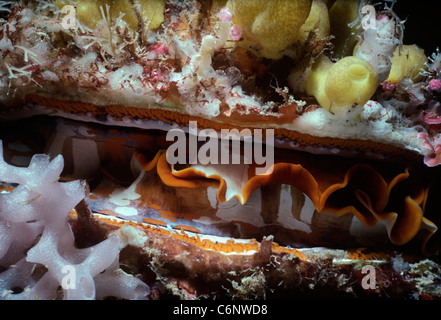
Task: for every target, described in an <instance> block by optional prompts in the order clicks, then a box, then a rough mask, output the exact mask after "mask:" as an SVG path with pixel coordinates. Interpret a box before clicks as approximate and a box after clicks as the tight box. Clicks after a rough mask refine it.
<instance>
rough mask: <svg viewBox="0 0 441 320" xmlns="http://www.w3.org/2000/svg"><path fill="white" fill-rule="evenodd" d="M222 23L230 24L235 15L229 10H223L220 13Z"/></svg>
mask: <svg viewBox="0 0 441 320" xmlns="http://www.w3.org/2000/svg"><path fill="white" fill-rule="evenodd" d="M219 18H220V21H221V22H224V23H225V22H230V21H231V20H232V19H233V15H232V13H231V11H230V10H228V8H222V9H221V11H220V16H219Z"/></svg>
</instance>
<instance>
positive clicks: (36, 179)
mask: <svg viewBox="0 0 441 320" xmlns="http://www.w3.org/2000/svg"><path fill="white" fill-rule="evenodd" d="M63 165H64V161H63V158H62V157H61V156H58V157H56V158H55V159H53V160H52V161H50V160H49V156H47V155H36V156H34V157H33V158H32V160H31V163H30V164H29V166H28V167H15V166H12V165H10V164H8V163H6V162H5V161H4V159H3V154H2V148H1V142H0V181H3V182H6V183H13V184H18V186H16V187H15V188H14V189H13V191H11V192H10V193H6V194H0V267H2V268H4V269H5V270H4V271H3V272H1V273H0V298H3V299H54V298H57V297H60V295H59V292H57V291H58V288H59V287H60V286H61V288H62V289H63V292H62V298H64V299H94V298H103V297H104V296H103V295H111V296H112V295H113V296H116V297H121V298H126V299H137V298H145V297H146V295H147V294H148V293H149V288H148V286H147V285H146V284H144V283H143V282H142V281H141V280H139V279H137V278H136V277H134V276H132V275H129V274H126V273H124V272H123V271H122V270H121V269H119V263H118V260H119V251H120V249H122V247H123V246H124V244H123V241H121V239H120V238H119V236H117V235H116V234H114V235H111V236H110V237H108V238H107V239H106V240H104V241H102V242H100V243H98V244H96V245H94V246H93V247H89V248H84V249H78V248H76V247H75V243H74V241H75V239H74V234H73V232H72V229H71V227H70V225H69V223H68V216H69V212H70V211H71V210H72V208H74V207H75V206H76V205H77V204H78V203H79V202H80V201H81V200H82V199H83V198H84V185H83V184H82V183H81V182H80V181H72V182H66V183H61V182H59V181H58V180H59V176H60V174H61V171H62V170H63ZM26 250H28V251H27V253H25V252H26ZM36 269H39V270H41V269H44V270H45V272H44V273H43V274H42V275H40V276H38V277H37V276H36V275H35V272H34V271H35V270H36ZM104 271H105V272H104ZM103 272H104V273H103ZM109 283H112V284H113V285H112V287H111V289H109V288H108V286H109ZM100 287H103V288H100ZM17 288H20V289H22V290H21V291H19V292H17Z"/></svg>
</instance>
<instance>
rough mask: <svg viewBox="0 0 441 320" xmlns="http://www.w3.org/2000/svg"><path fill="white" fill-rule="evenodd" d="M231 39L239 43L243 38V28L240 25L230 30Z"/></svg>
mask: <svg viewBox="0 0 441 320" xmlns="http://www.w3.org/2000/svg"><path fill="white" fill-rule="evenodd" d="M230 38H231V40H233V41H239V40H240V38H242V28H241V27H240V26H238V25H234V26H232V27H231V29H230Z"/></svg>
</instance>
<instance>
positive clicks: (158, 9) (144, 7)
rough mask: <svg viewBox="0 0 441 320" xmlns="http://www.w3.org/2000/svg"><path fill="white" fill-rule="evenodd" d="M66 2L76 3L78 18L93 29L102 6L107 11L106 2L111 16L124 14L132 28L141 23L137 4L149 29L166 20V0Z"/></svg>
mask: <svg viewBox="0 0 441 320" xmlns="http://www.w3.org/2000/svg"><path fill="white" fill-rule="evenodd" d="M56 4H57V6H58V7H59V8H62V7H63V6H64V3H63V2H62V1H61V0H56ZM66 4H72V5H75V7H76V14H77V16H78V19H79V20H80V21H82V22H83V23H85V24H86V25H87V26H88V27H90V28H92V29H93V28H95V27H96V25H97V23H98V21H100V20H101V19H102V14H101V10H100V7H101V6H102V7H103V9H104V13H106V10H105V5H106V4H108V5H109V6H110V18H111V19H116V18H118V17H119V16H122V19H123V20H124V21H125V22H127V24H128V25H129V27H130V28H131V29H132V30H137V29H138V23H139V19H138V14H137V12H136V11H135V9H134V6H135V5H137V6H138V7H139V13H140V15H141V17H142V18H145V19H146V20H147V22H148V23H150V24H149V26H148V27H149V29H151V30H154V29H157V28H159V26H160V25H161V23H162V22H163V21H164V9H165V0H145V1H141V0H135V1H133V3H132V1H130V0H111V1H104V0H76V1H75V3H74V1H71V0H68V1H66Z"/></svg>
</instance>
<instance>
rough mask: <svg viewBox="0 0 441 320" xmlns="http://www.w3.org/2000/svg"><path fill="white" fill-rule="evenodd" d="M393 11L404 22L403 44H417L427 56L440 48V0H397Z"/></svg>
mask: <svg viewBox="0 0 441 320" xmlns="http://www.w3.org/2000/svg"><path fill="white" fill-rule="evenodd" d="M393 9H394V12H395V13H396V14H397V15H398V16H399V17H400V19H401V20H406V22H405V23H404V27H405V29H404V44H414V43H415V44H417V45H418V46H420V47H422V48H423V49H424V50H425V53H426V55H427V56H430V55H431V54H432V53H433V52H435V50H436V48H438V47H439V48H440V49H441V1H427V0H419V1H418V0H416V1H415V0H414V1H403V0H397V1H396V2H395V4H394V7H393Z"/></svg>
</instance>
